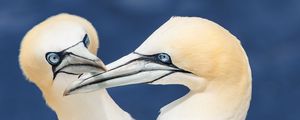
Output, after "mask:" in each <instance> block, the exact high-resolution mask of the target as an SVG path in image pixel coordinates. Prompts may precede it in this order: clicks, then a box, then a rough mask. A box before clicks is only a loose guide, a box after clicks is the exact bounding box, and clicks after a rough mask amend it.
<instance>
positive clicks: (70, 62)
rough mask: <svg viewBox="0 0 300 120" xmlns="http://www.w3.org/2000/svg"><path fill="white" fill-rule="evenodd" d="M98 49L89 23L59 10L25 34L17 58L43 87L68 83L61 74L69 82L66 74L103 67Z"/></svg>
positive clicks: (33, 79)
mask: <svg viewBox="0 0 300 120" xmlns="http://www.w3.org/2000/svg"><path fill="white" fill-rule="evenodd" d="M97 49H98V36H97V32H96V30H95V29H94V27H93V26H92V24H91V23H89V22H88V21H87V20H85V19H83V18H81V17H78V16H74V15H69V14H59V15H56V16H53V17H50V18H48V19H46V20H45V21H43V22H42V23H40V24H38V25H36V26H35V27H33V28H32V29H31V30H30V31H29V32H28V33H27V34H26V35H25V37H24V38H23V40H22V43H21V48H20V55H19V62H20V66H21V69H22V71H23V73H24V75H25V76H26V77H27V78H28V79H29V80H30V81H32V82H33V83H35V84H36V85H37V86H38V87H39V88H40V89H42V91H45V90H50V89H49V88H51V87H53V86H61V85H60V84H65V83H67V82H66V81H62V80H61V79H63V78H64V79H66V80H67V81H68V82H72V79H68V77H69V76H78V75H80V74H81V73H84V72H93V71H97V72H103V71H105V70H106V68H105V66H104V64H103V62H102V61H101V60H100V59H99V58H98V57H97V56H96V54H97ZM76 78H77V77H76ZM56 82H57V83H56ZM64 86H66V85H64ZM62 89H64V88H62ZM61 96H62V94H61Z"/></svg>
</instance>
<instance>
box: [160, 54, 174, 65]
mask: <svg viewBox="0 0 300 120" xmlns="http://www.w3.org/2000/svg"><path fill="white" fill-rule="evenodd" d="M157 58H158V59H159V60H160V61H161V62H163V63H167V64H171V63H172V60H171V57H170V55H168V54H166V53H160V54H158V55H157Z"/></svg>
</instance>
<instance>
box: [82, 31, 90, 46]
mask: <svg viewBox="0 0 300 120" xmlns="http://www.w3.org/2000/svg"><path fill="white" fill-rule="evenodd" d="M82 42H83V44H84V46H85V47H88V46H89V45H90V38H89V36H88V35H87V34H85V36H84V38H83V41H82Z"/></svg>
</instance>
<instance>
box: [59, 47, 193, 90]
mask: <svg viewBox="0 0 300 120" xmlns="http://www.w3.org/2000/svg"><path fill="white" fill-rule="evenodd" d="M107 67H108V68H109V70H108V71H107V72H104V73H99V72H98V73H95V72H90V73H85V74H83V75H81V76H80V78H79V80H78V81H75V82H73V83H72V84H71V85H70V86H69V87H68V88H67V89H66V90H65V95H69V94H76V93H85V92H91V91H95V90H98V89H103V88H111V87H116V86H124V85H130V84H138V83H152V82H155V81H157V80H159V79H162V78H164V77H166V76H168V75H171V74H173V73H176V72H183V73H190V72H187V71H185V70H182V69H180V68H178V67H176V66H174V65H173V64H171V62H168V63H163V62H160V61H159V60H158V59H157V55H142V54H137V53H132V54H129V55H127V56H125V57H123V58H121V59H119V60H117V61H116V62H113V63H111V64H109V65H107Z"/></svg>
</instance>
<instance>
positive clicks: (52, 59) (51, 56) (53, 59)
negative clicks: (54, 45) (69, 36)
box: [46, 52, 60, 65]
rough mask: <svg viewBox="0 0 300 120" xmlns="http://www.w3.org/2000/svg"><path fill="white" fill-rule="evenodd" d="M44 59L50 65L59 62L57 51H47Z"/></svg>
mask: <svg viewBox="0 0 300 120" xmlns="http://www.w3.org/2000/svg"><path fill="white" fill-rule="evenodd" d="M46 59H47V61H48V63H49V64H51V65H57V64H59V63H60V57H59V55H58V54H57V53H53V52H52V53H47V55H46Z"/></svg>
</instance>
